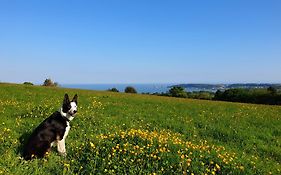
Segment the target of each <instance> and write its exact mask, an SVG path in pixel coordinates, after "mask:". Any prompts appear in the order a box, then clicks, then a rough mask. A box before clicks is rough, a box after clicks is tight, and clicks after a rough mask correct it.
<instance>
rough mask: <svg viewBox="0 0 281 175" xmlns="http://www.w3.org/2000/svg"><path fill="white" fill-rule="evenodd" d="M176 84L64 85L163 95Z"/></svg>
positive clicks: (76, 87) (67, 86)
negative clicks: (133, 89) (131, 90)
mask: <svg viewBox="0 0 281 175" xmlns="http://www.w3.org/2000/svg"><path fill="white" fill-rule="evenodd" d="M172 85H175V84H62V85H61V86H62V87H65V88H75V89H88V90H100V91H105V90H108V89H111V88H116V89H118V90H119V91H120V92H124V90H125V88H126V87H127V86H132V87H134V88H135V89H136V90H137V92H138V93H156V92H158V93H162V92H167V91H168V90H169V89H170V88H169V86H172Z"/></svg>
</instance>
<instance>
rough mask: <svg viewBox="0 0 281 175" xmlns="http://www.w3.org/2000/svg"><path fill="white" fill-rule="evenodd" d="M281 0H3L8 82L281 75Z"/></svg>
mask: <svg viewBox="0 0 281 175" xmlns="http://www.w3.org/2000/svg"><path fill="white" fill-rule="evenodd" d="M280 9H281V1H280V0H268V1H266V0H227V1H226V0H220V1H219V0H212V1H210V0H205V1H203V0H182V1H181V0H166V1H165V0H91V1H90V0H89V1H78V0H77V1H70V0H65V1H63V0H47V1H38V0H34V1H31V0H26V1H24V0H19V1H16V0H1V1H0V61H1V69H0V81H2V82H18V83H22V82H24V81H31V82H34V83H42V82H43V81H44V79H45V78H48V77H50V78H52V79H53V80H55V81H57V82H59V83H61V84H64V83H234V82H239V83H245V82H257V83H259V82H272V83H281V10H280Z"/></svg>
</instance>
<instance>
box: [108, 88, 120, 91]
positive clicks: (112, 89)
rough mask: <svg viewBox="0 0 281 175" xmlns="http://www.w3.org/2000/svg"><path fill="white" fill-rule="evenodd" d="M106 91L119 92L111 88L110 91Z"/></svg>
mask: <svg viewBox="0 0 281 175" xmlns="http://www.w3.org/2000/svg"><path fill="white" fill-rule="evenodd" d="M108 91H111V92H119V90H118V89H116V88H111V89H108Z"/></svg>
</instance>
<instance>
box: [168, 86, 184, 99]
mask: <svg viewBox="0 0 281 175" xmlns="http://www.w3.org/2000/svg"><path fill="white" fill-rule="evenodd" d="M169 94H170V95H171V96H172V97H183V98H186V97H187V93H186V92H185V89H184V88H183V87H181V86H173V87H172V88H171V89H170V90H169Z"/></svg>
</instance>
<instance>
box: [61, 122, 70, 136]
mask: <svg viewBox="0 0 281 175" xmlns="http://www.w3.org/2000/svg"><path fill="white" fill-rule="evenodd" d="M69 130H70V125H69V122H66V128H65V132H64V135H63V138H62V139H65V138H66V137H67V135H68V132H69Z"/></svg>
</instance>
